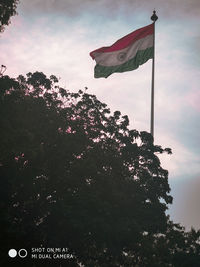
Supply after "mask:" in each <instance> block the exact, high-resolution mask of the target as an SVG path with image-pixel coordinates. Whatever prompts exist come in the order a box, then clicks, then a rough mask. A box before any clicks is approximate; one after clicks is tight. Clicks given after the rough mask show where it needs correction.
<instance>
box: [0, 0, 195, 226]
mask: <svg viewBox="0 0 200 267" xmlns="http://www.w3.org/2000/svg"><path fill="white" fill-rule="evenodd" d="M154 8H155V9H156V12H157V15H158V17H159V19H158V21H157V22H156V73H155V143H156V144H158V145H162V146H163V147H170V148H172V150H173V155H171V156H168V155H165V156H162V158H161V162H162V165H163V167H165V168H166V169H168V170H169V183H170V185H171V189H172V191H171V194H172V196H173V197H174V203H173V205H171V206H170V208H169V213H170V214H171V216H172V218H173V219H174V220H175V221H176V222H179V223H181V224H183V225H184V226H185V227H187V229H189V228H190V227H191V226H194V227H195V228H200V212H199V204H200V168H199V167H200V138H199V137H200V134H199V132H200V88H199V84H200V56H199V49H200V29H199V25H200V16H199V14H200V1H199V0H190V1H189V0H98V1H97V0H21V3H20V5H19V6H18V10H17V11H18V16H15V17H13V18H12V22H11V25H9V27H7V28H6V30H5V32H4V33H3V34H1V36H0V50H1V53H0V64H3V65H6V66H7V71H6V74H8V75H10V76H12V77H17V76H18V75H19V74H24V75H25V74H26V73H28V72H34V71H42V72H44V73H45V74H46V75H51V74H54V75H56V76H57V77H59V78H60V84H61V85H62V86H64V87H65V88H66V89H69V90H71V91H77V90H79V89H84V87H85V86H87V87H88V88H89V89H88V92H89V93H91V94H96V95H97V97H98V98H99V99H100V100H101V101H102V102H105V103H107V104H108V106H109V107H110V108H111V110H113V111H114V110H120V111H121V112H122V114H124V115H125V114H126V115H128V116H129V119H130V127H131V128H134V129H137V130H140V131H143V130H145V131H149V128H150V91H151V60H149V61H148V62H147V63H146V64H144V65H142V66H140V68H139V69H137V70H135V71H131V72H126V73H120V74H113V75H111V76H110V77H109V78H107V79H105V78H100V79H94V77H93V76H94V73H93V69H94V66H95V62H94V61H93V60H92V59H91V58H90V56H89V52H91V51H93V50H95V49H97V48H99V47H101V46H107V45H111V44H113V43H114V42H115V41H116V40H117V39H119V38H121V37H123V36H124V35H126V34H128V33H130V32H132V31H133V30H136V29H138V28H141V27H143V26H146V25H148V24H150V23H151V20H150V17H151V15H152V11H153V9H154Z"/></svg>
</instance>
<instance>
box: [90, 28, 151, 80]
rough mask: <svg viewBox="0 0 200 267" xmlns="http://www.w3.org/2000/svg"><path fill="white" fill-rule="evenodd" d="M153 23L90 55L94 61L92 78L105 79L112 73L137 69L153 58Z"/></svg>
mask: <svg viewBox="0 0 200 267" xmlns="http://www.w3.org/2000/svg"><path fill="white" fill-rule="evenodd" d="M153 34H154V25H153V23H152V24H150V25H148V26H145V27H143V28H140V29H138V30H136V31H134V32H131V33H129V34H128V35H126V36H124V37H123V38H121V39H119V40H118V41H116V42H115V43H114V44H113V45H111V46H105V47H101V48H99V49H96V50H94V51H92V52H91V53H90V56H91V57H92V58H93V59H95V61H96V66H95V69H94V77H95V78H101V77H105V78H107V77H108V76H110V75H111V74H112V73H114V72H125V71H131V70H135V69H137V68H138V67H139V66H140V65H142V64H144V63H145V62H147V60H149V59H150V58H153Z"/></svg>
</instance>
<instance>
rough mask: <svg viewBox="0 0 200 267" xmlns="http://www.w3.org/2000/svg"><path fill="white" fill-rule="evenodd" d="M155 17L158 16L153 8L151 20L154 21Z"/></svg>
mask: <svg viewBox="0 0 200 267" xmlns="http://www.w3.org/2000/svg"><path fill="white" fill-rule="evenodd" d="M157 19H158V16H157V15H156V11H155V9H154V11H153V15H152V16H151V20H153V22H156V20H157Z"/></svg>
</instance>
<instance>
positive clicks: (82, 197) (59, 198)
mask: <svg viewBox="0 0 200 267" xmlns="http://www.w3.org/2000/svg"><path fill="white" fill-rule="evenodd" d="M0 113H1V117H0V125H1V128H2V130H1V131H0V140H1V142H0V175H1V179H0V203H1V204H0V205H1V214H0V227H1V230H2V233H1V240H7V241H6V244H5V251H3V252H2V257H1V258H2V259H3V256H5V254H7V251H8V250H9V248H10V244H12V246H13V247H15V248H21V247H25V248H27V249H29V251H30V249H31V248H32V247H41V246H44V247H67V248H68V249H69V252H70V253H72V254H73V259H72V260H70V261H69V262H67V264H68V265H67V266H79V263H82V264H84V266H93V267H94V266H96V267H98V266H101V267H103V266H105V267H107V266H113V267H114V266H172V265H170V264H171V262H175V264H177V263H176V261H177V262H178V261H179V259H180V257H179V256H180V255H179V254H178V252H177V251H178V250H177V249H176V248H177V246H179V247H180V249H182V248H183V247H182V245H181V243H180V244H179V245H177V244H176V242H177V240H180V242H181V240H182V239H183V240H188V241H187V242H188V246H187V249H190V246H192V247H191V249H192V248H193V245H194V244H195V245H194V246H196V248H195V249H193V252H191V253H193V254H194V255H197V251H199V247H198V246H197V243H196V240H198V238H199V235H198V233H196V232H195V233H194V232H191V234H188V235H187V234H185V233H182V232H181V231H179V230H177V228H176V227H175V226H170V223H169V221H168V218H167V216H166V215H165V211H166V209H167V204H169V203H172V197H171V196H170V195H169V192H170V188H169V184H168V172H167V171H166V170H164V169H163V168H162V167H161V165H160V161H159V158H158V157H157V154H159V153H164V152H167V153H171V150H170V149H163V148H161V147H160V146H156V145H154V143H153V139H152V136H151V135H150V134H149V133H147V132H138V131H136V130H129V128H128V125H129V120H128V117H127V116H122V115H121V113H120V112H119V111H115V112H114V113H113V114H111V112H110V110H109V108H108V107H107V106H106V104H104V103H101V102H100V101H99V100H98V99H97V98H96V96H94V95H90V94H86V93H84V92H82V91H79V92H78V93H70V92H69V91H67V90H65V89H63V88H60V87H59V86H58V79H57V78H56V77H55V76H53V75H52V76H50V78H48V77H46V76H45V75H44V74H43V73H40V72H35V73H28V74H27V76H26V77H24V76H22V75H20V76H19V77H18V78H17V79H11V78H10V77H8V76H3V77H2V78H1V79H0ZM170 227H171V228H170ZM173 227H175V228H173ZM174 234H177V235H178V239H176V237H175V235H174ZM197 236H198V238H197ZM166 240H167V241H166ZM168 240H169V241H168ZM170 242H171V243H173V246H171V245H170V247H169V246H168V244H171V243H170ZM178 242H179V241H178ZM184 242H186V241H184ZM192 242H193V243H192ZM191 244H192V245H191ZM162 247H163V251H164V252H163V253H164V256H163V257H162V253H160V250H161V248H162ZM147 248H148V250H147ZM171 251H173V253H174V254H173V253H172V254H173V255H174V257H173V258H172V257H171V258H169V259H170V260H168V261H167V262H166V265H163V262H164V263H165V258H166V256H165V255H168V254H169V255H171ZM187 251H189V250H187ZM167 253H168V254H167ZM189 253H190V252H189ZM184 255H186V254H184ZM186 256H187V255H186ZM176 257H178V259H176ZM157 259H158V260H157ZM23 260H24V261H23V262H24V264H25V263H26V264H27V266H35V264H36V263H35V261H34V260H31V259H30V257H27V258H26V259H23ZM16 261H19V264H20V259H16ZM16 261H15V262H16ZM156 261H158V262H160V263H162V264H161V265H158V264H157V265H152V264H154V263H155V262H156ZM45 262H47V261H45ZM2 263H4V265H5V261H3V260H2ZM38 264H41V265H42V264H43V262H42V260H41V261H39V262H37V266H39V265H38ZM51 264H52V265H54V266H55V262H54V261H49V263H48V265H51ZM60 264H61V265H59V266H66V261H65V262H63V265H62V262H61V263H60ZM167 264H168V265H167ZM6 266H8V265H6ZM173 266H180V265H173ZM185 266H186V265H185ZM191 266H193V265H191Z"/></svg>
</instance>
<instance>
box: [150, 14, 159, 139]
mask: <svg viewBox="0 0 200 267" xmlns="http://www.w3.org/2000/svg"><path fill="white" fill-rule="evenodd" d="M157 19H158V17H157V15H156V11H155V10H154V11H153V15H152V16H151V20H153V28H154V29H153V59H152V80H151V124H150V132H151V135H152V136H154V72H155V22H156V20H157Z"/></svg>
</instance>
